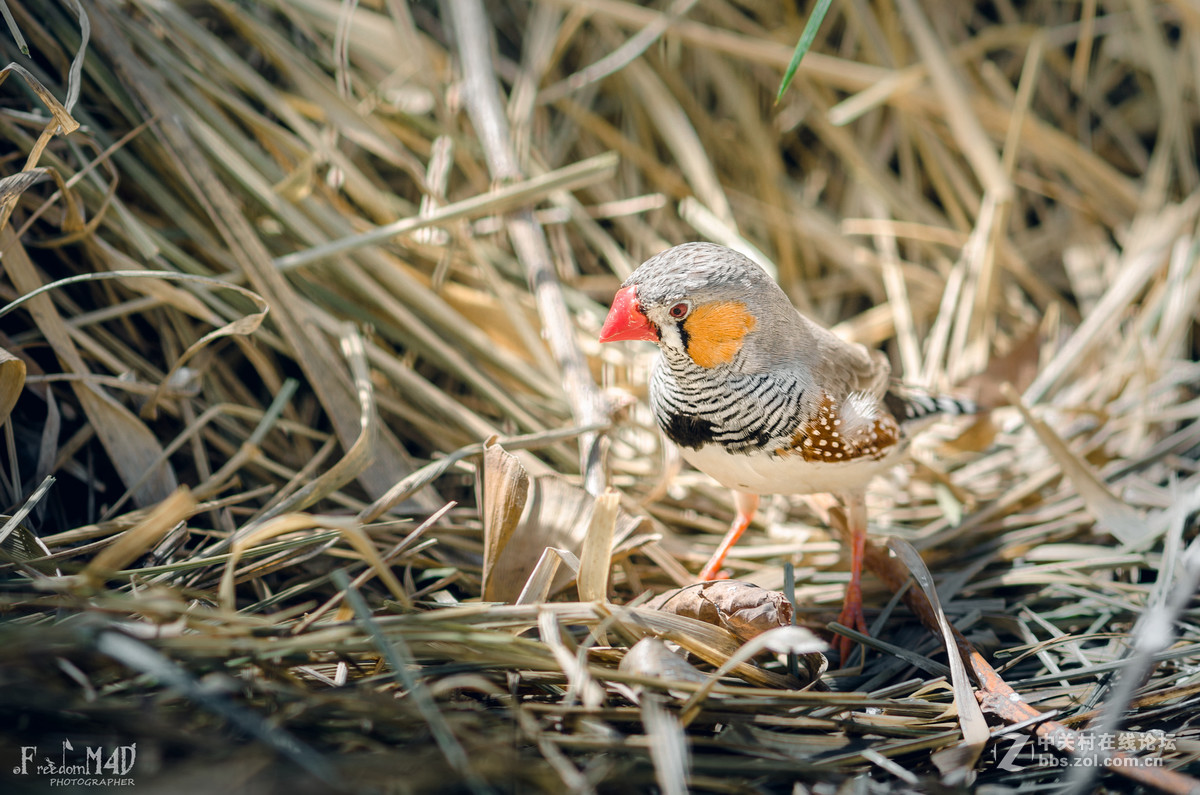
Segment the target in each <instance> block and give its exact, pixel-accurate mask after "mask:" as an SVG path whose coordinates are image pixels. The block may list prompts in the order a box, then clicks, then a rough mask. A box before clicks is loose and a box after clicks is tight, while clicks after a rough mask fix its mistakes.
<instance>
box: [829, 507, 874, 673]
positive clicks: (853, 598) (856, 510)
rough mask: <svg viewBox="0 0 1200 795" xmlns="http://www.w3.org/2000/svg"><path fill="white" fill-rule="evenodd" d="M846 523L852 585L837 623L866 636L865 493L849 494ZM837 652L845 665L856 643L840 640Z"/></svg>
mask: <svg viewBox="0 0 1200 795" xmlns="http://www.w3.org/2000/svg"><path fill="white" fill-rule="evenodd" d="M843 499H844V500H845V503H846V524H847V525H848V526H849V528H850V584H849V585H847V586H846V600H845V602H843V604H842V612H841V615H839V616H838V623H839V624H843V625H845V626H847V627H850V628H851V629H855V630H858V631H859V632H862V633H864V634H866V632H867V619H866V617H865V616H864V615H863V607H862V569H863V557H864V556H865V554H866V546H867V501H866V498H865V496H864V495H863V494H861V493H860V494H848V495H846V496H845V497H844V498H843ZM836 646H837V650H838V653H839V654H840V655H841V662H842V664H843V665H845V663H846V660H847V659H848V658H849V657H850V652H851V651H853V649H854V641H852V640H850V638H847V637H839V638H838V639H837V643H836Z"/></svg>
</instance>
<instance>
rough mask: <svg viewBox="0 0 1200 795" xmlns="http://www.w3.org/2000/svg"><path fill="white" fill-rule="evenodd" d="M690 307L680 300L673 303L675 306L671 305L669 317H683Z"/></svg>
mask: <svg viewBox="0 0 1200 795" xmlns="http://www.w3.org/2000/svg"><path fill="white" fill-rule="evenodd" d="M690 308H691V307H689V306H688V305H687V303H686V302H684V301H680V302H679V303H677V304H675V306H673V307H671V317H675V318H682V317H685V316H686V315H687V313H688V309H690Z"/></svg>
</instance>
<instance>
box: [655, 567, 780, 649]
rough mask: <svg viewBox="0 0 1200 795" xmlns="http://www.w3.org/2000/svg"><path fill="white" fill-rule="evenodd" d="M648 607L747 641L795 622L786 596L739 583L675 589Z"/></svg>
mask: <svg viewBox="0 0 1200 795" xmlns="http://www.w3.org/2000/svg"><path fill="white" fill-rule="evenodd" d="M648 607H652V608H655V609H656V610H663V611H666V612H668V613H675V614H676V615H680V616H687V617H688V618H695V619H699V620H700V621H704V622H706V623H709V624H715V625H716V626H718V627H724V628H725V629H727V630H729V631H730V632H732V633H733V634H735V635H737V636H738V637H739V638H740V639H742V640H744V641H745V640H750V639H751V638H753V637H755V636H757V635H761V634H762V633H764V632H766V631H767V630H768V629H774V628H776V627H786V626H788V625H789V624H791V623H792V606H791V604H789V603H788V600H787V597H785V596H784V595H783V594H781V593H779V592H778V591H770V590H767V589H766V588H760V587H759V586H757V585H754V584H752V583H748V582H741V581H739V580H716V581H714V582H699V583H695V584H693V585H688V586H685V587H683V588H676V589H675V590H672V591H667V592H665V593H662V594H659V595H658V596H656V597H655V598H654V599H652V600H651V601H650V602H649V603H648Z"/></svg>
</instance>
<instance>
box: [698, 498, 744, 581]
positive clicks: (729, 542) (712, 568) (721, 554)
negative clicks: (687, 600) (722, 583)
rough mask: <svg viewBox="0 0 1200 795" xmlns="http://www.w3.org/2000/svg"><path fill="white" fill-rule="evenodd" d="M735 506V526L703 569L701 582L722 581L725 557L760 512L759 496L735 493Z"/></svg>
mask: <svg viewBox="0 0 1200 795" xmlns="http://www.w3.org/2000/svg"><path fill="white" fill-rule="evenodd" d="M733 504H734V505H735V506H736V507H737V516H735V517H734V518H733V524H731V525H730V526H729V532H728V533H726V534H725V537H724V538H722V539H721V545H720V546H718V547H717V551H716V552H714V553H713V556H712V557H711V558H709V559H708V563H706V564H705V565H704V568H703V569H701V571H700V577H699V579H700V581H701V582H704V581H706V580H719V579H721V566H723V565H725V556H726V555H728V554H729V550H731V549H733V545H734V544H736V543H737V542H738V539H739V538H741V537H742V533H744V532H746V528H747V527H749V526H750V522H752V521H754V513H755V511H757V510H758V495H757V494H746V493H745V492H742V491H735V492H734V493H733ZM726 576H728V575H726Z"/></svg>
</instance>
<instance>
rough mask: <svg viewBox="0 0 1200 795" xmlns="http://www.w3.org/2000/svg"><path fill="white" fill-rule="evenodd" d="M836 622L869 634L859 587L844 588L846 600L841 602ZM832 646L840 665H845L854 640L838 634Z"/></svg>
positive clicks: (852, 648)
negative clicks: (838, 657)
mask: <svg viewBox="0 0 1200 795" xmlns="http://www.w3.org/2000/svg"><path fill="white" fill-rule="evenodd" d="M838 623H839V624H841V625H842V626H845V627H849V628H850V629H853V630H855V631H857V632H861V633H863V634H864V635H867V634H869V633H868V631H867V617H866V616H864V615H863V606H862V589H861V588H856V587H850V588H847V589H846V601H845V602H844V603H843V604H842V612H841V613H840V614H838ZM834 648H835V649H837V652H838V655H839V656H840V659H841V665H842V666H845V665H846V661H847V660H849V659H850V652H852V651H854V641H853V640H851V639H850V638H848V637H846V636H845V635H839V636H838V638H837V640H836V641H835V642H834Z"/></svg>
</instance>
